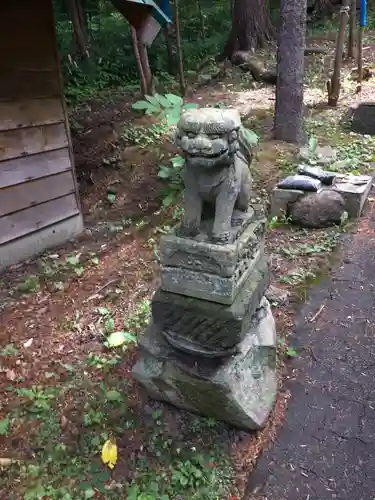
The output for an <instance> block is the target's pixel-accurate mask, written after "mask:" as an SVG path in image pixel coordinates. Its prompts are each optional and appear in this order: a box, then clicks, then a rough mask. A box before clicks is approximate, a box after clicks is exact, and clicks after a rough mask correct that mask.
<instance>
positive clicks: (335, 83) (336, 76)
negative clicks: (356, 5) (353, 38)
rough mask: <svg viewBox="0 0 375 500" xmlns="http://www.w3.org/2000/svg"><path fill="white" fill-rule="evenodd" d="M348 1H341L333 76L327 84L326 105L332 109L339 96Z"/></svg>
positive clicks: (348, 7) (348, 8)
mask: <svg viewBox="0 0 375 500" xmlns="http://www.w3.org/2000/svg"><path fill="white" fill-rule="evenodd" d="M350 1H351V0H343V2H342V7H341V14H340V27H339V32H338V35H337V41H336V54H335V64H334V68H333V75H332V78H331V81H329V82H327V90H328V105H329V106H333V107H335V106H337V101H338V99H339V96H340V86H341V85H340V73H341V63H342V56H343V53H344V43H345V35H346V24H347V22H348V17H349V12H350Z"/></svg>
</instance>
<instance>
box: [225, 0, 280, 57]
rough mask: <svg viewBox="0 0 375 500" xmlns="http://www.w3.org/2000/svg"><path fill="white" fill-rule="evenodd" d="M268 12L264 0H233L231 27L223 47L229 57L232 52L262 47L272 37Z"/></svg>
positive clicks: (273, 33)
mask: <svg viewBox="0 0 375 500" xmlns="http://www.w3.org/2000/svg"><path fill="white" fill-rule="evenodd" d="M274 35H275V32H274V28H273V26H272V22H271V18H270V14H269V11H268V8H267V2H266V1H265V0H234V2H233V9H232V28H231V31H230V33H229V37H228V41H227V43H226V45H225V48H224V55H225V56H226V57H227V58H228V59H230V58H231V57H232V55H233V53H234V52H236V51H238V50H241V51H249V50H251V49H256V48H262V47H264V45H265V44H266V43H267V42H269V41H271V40H272V39H273V38H274Z"/></svg>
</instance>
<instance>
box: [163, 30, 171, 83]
mask: <svg viewBox="0 0 375 500" xmlns="http://www.w3.org/2000/svg"><path fill="white" fill-rule="evenodd" d="M163 32H164V38H165V45H166V47H167V54H168V70H169V73H170V74H171V75H173V68H174V58H173V49H172V41H171V37H170V28H169V24H166V25H165V26H164V27H163Z"/></svg>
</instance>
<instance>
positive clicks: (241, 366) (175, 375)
mask: <svg viewBox="0 0 375 500" xmlns="http://www.w3.org/2000/svg"><path fill="white" fill-rule="evenodd" d="M276 350H277V348H276V330H275V322H274V319H273V317H272V314H271V310H270V306H269V304H268V302H267V301H266V300H265V299H264V300H263V301H262V304H261V307H260V308H259V310H258V311H257V313H256V315H255V316H254V321H253V323H252V324H251V325H250V328H249V332H248V334H247V335H246V337H245V339H244V340H243V342H242V343H241V344H240V346H239V352H238V354H236V355H235V356H229V357H226V358H220V359H207V358H202V357H198V356H196V357H194V356H191V355H187V354H185V353H183V352H179V351H177V350H176V349H174V348H173V347H171V346H170V345H169V344H168V342H167V341H166V340H165V338H163V337H162V336H161V335H160V334H159V332H158V330H157V328H156V327H155V325H153V324H151V325H150V328H149V330H148V332H147V334H145V336H144V337H142V338H141V340H140V353H141V357H140V360H139V361H138V362H137V363H136V365H135V366H134V368H133V376H134V377H135V379H136V380H137V381H138V382H139V383H140V384H141V385H142V386H143V387H144V388H145V389H146V390H147V392H148V393H149V394H150V395H151V396H152V397H153V398H155V399H159V400H162V401H166V402H169V403H171V404H173V405H175V406H177V407H179V408H182V409H185V410H189V411H192V412H195V413H198V414H202V415H206V416H210V417H213V418H216V419H217V420H222V421H225V422H228V423H229V424H231V425H234V426H236V427H239V428H242V429H246V430H254V429H261V428H262V427H264V425H265V423H266V421H267V418H268V416H269V413H270V412H271V410H272V407H273V405H274V402H275V399H276V391H277V376H276Z"/></svg>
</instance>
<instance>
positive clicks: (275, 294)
mask: <svg viewBox="0 0 375 500" xmlns="http://www.w3.org/2000/svg"><path fill="white" fill-rule="evenodd" d="M289 296H290V293H289V292H288V290H283V289H282V288H277V287H276V286H274V285H270V286H269V287H268V289H267V291H266V293H265V297H266V298H267V300H268V301H269V302H270V303H271V305H276V306H282V305H285V304H287V303H288V300H289Z"/></svg>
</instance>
